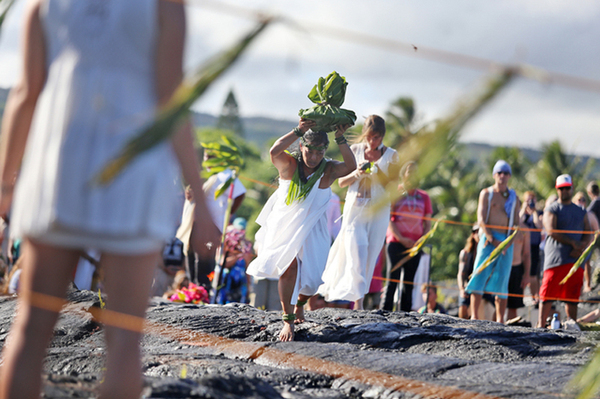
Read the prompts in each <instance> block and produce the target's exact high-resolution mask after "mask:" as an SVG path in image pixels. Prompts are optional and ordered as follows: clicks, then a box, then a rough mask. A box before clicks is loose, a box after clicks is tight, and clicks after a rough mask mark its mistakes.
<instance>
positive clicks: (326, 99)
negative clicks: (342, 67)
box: [298, 71, 356, 132]
mask: <svg viewBox="0 0 600 399" xmlns="http://www.w3.org/2000/svg"><path fill="white" fill-rule="evenodd" d="M346 86H348V82H346V78H345V77H343V76H340V75H339V74H338V73H337V72H335V71H333V72H332V73H330V74H329V75H328V76H327V78H322V77H321V78H319V81H318V82H317V84H316V85H315V86H314V87H313V88H312V90H311V91H310V93H308V98H309V99H310V101H312V102H313V103H315V104H316V105H314V106H312V107H311V108H308V109H301V110H300V111H299V112H298V115H299V116H300V117H301V118H302V119H307V120H311V121H314V122H315V123H316V124H317V125H316V126H315V127H314V128H313V130H315V131H323V132H332V131H334V130H335V129H336V126H339V125H354V122H355V121H356V114H355V113H354V111H351V110H348V109H343V108H340V107H341V106H342V104H343V103H344V99H345V97H346Z"/></svg>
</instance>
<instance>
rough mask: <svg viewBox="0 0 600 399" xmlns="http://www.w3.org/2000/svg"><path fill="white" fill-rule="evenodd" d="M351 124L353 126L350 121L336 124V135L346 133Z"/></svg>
mask: <svg viewBox="0 0 600 399" xmlns="http://www.w3.org/2000/svg"><path fill="white" fill-rule="evenodd" d="M350 126H352V125H351V124H349V123H347V124H345V125H338V126H336V127H335V137H340V136H342V135H343V134H344V133H346V130H348V129H349V128H350Z"/></svg>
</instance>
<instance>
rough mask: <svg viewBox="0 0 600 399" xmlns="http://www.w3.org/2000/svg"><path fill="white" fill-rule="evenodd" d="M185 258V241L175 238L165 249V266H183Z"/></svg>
mask: <svg viewBox="0 0 600 399" xmlns="http://www.w3.org/2000/svg"><path fill="white" fill-rule="evenodd" d="M184 259H185V255H184V253H183V242H181V240H180V239H179V238H173V240H171V242H170V243H168V244H167V245H166V246H165V249H164V250H163V261H164V262H165V266H183V261H184Z"/></svg>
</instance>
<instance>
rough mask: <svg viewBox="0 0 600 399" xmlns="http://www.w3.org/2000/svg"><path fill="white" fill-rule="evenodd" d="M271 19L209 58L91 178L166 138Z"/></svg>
mask: <svg viewBox="0 0 600 399" xmlns="http://www.w3.org/2000/svg"><path fill="white" fill-rule="evenodd" d="M270 21H271V20H270V19H266V20H264V21H262V22H260V23H259V24H258V25H257V26H256V27H255V28H254V29H252V31H250V33H248V34H247V35H246V36H244V37H243V38H242V39H241V40H240V41H239V42H237V43H236V44H235V45H234V46H232V47H231V48H230V49H229V50H227V51H224V52H222V53H221V54H219V55H218V56H216V57H215V58H212V59H211V60H209V61H208V62H207V63H206V64H205V65H204V66H203V67H201V68H200V70H199V71H198V72H197V73H196V74H195V75H194V78H193V79H192V80H191V82H190V83H182V84H181V85H180V86H179V88H178V89H177V90H176V92H175V94H174V95H173V97H172V98H171V100H170V101H169V103H168V104H167V106H166V107H165V109H163V110H162V111H161V112H160V113H159V115H158V116H157V117H156V119H155V121H154V122H153V123H152V124H151V125H150V126H148V127H147V128H145V129H144V130H143V131H142V132H141V133H140V134H138V135H137V136H136V137H134V138H132V139H131V140H130V141H129V142H128V143H127V144H126V145H125V148H123V150H122V151H121V153H120V154H119V155H118V156H117V157H116V158H115V159H113V160H112V161H110V162H109V163H108V164H107V165H106V166H105V167H104V168H103V169H102V171H101V172H100V173H99V174H98V175H97V176H96V177H95V178H94V181H95V182H98V183H100V184H107V183H109V182H110V181H112V180H113V179H114V178H115V177H116V176H117V175H118V174H119V173H120V172H121V171H123V169H124V168H125V167H126V166H127V165H128V164H129V163H130V162H131V161H132V160H133V159H135V158H136V157H138V156H139V155H140V154H142V153H144V152H146V151H148V150H150V149H151V148H153V147H155V146H156V145H158V144H160V143H162V142H163V141H165V140H166V139H168V138H169V137H170V136H171V135H172V134H173V132H174V127H175V126H176V125H177V124H178V123H180V122H181V121H182V120H183V119H184V118H185V117H186V116H187V115H188V111H189V108H190V106H191V105H192V104H193V103H194V102H195V101H196V100H197V99H198V98H199V97H200V96H202V94H204V92H205V91H206V89H208V87H209V86H210V85H211V84H212V83H213V82H214V81H216V80H217V79H218V78H219V76H221V75H222V74H223V73H224V72H225V71H226V70H227V69H228V68H229V67H231V65H233V63H234V62H235V61H236V60H237V59H238V58H239V57H240V55H242V53H243V52H244V50H246V48H247V47H248V45H249V44H250V43H252V41H254V39H255V38H256V37H257V36H258V35H259V34H260V33H261V32H262V31H263V30H264V29H265V28H266V27H267V26H268V25H269V23H270Z"/></svg>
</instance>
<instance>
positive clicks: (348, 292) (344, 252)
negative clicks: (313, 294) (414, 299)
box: [319, 143, 398, 302]
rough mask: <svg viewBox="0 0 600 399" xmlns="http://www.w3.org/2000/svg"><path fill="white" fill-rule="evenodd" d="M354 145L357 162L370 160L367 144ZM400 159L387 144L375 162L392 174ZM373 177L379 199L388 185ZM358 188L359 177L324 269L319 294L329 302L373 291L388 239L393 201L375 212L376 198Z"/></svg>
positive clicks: (373, 186) (351, 190)
mask: <svg viewBox="0 0 600 399" xmlns="http://www.w3.org/2000/svg"><path fill="white" fill-rule="evenodd" d="M351 148H352V152H353V153H354V156H355V158H356V164H357V165H360V164H362V163H363V162H365V161H366V160H365V148H366V144H364V143H358V144H354V145H352V147H351ZM397 162H398V155H397V152H396V151H395V150H394V149H392V148H387V149H386V151H385V153H384V154H383V155H382V156H381V158H379V160H377V161H376V162H375V164H376V165H377V167H378V168H379V170H381V171H382V172H383V173H385V174H388V173H389V168H390V165H391V164H392V163H397ZM365 178H366V177H365ZM372 180H373V183H372V185H371V198H373V199H375V200H376V199H379V198H381V196H382V195H384V188H383V186H382V185H381V184H379V183H378V182H376V180H375V179H372ZM358 190H359V181H356V182H354V183H352V184H351V185H350V187H348V192H347V193H346V202H345V204H344V213H343V215H342V228H341V230H340V233H339V234H338V236H337V238H336V239H335V241H334V243H333V246H332V247H331V250H330V251H329V257H328V258H327V266H326V267H325V272H324V273H323V281H324V283H323V285H322V286H321V287H320V288H319V294H321V295H323V297H324V298H325V300H326V301H328V302H330V301H338V300H344V301H356V300H357V299H360V298H363V297H364V296H365V295H366V294H367V293H368V292H369V286H370V285H371V279H372V277H373V271H374V270H375V263H376V262H377V256H378V255H379V253H380V252H381V248H382V247H383V243H384V241H385V233H386V230H387V226H388V223H389V220H390V207H391V205H390V204H388V205H386V206H384V207H382V208H381V210H380V211H379V212H377V213H376V214H372V213H371V210H370V204H371V201H373V200H371V199H369V198H357V195H358Z"/></svg>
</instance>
